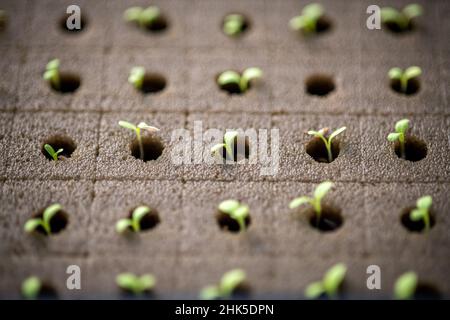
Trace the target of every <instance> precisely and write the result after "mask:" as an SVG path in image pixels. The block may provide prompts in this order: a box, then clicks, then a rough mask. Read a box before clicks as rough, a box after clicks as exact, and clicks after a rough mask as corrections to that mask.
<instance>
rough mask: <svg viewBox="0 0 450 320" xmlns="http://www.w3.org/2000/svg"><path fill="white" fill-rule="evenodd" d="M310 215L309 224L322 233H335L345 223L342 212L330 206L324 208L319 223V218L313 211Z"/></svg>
mask: <svg viewBox="0 0 450 320" xmlns="http://www.w3.org/2000/svg"><path fill="white" fill-rule="evenodd" d="M309 215H310V218H309V224H310V225H311V226H312V227H314V228H316V229H319V230H320V231H322V232H330V231H334V230H336V229H338V228H339V227H340V226H341V225H342V223H343V222H344V220H343V219H342V216H341V211H340V210H339V209H335V208H333V207H329V206H322V214H321V215H320V219H319V221H317V216H316V214H315V213H314V211H313V210H311V211H310V213H309Z"/></svg>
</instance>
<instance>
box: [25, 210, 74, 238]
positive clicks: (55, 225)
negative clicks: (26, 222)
mask: <svg viewBox="0 0 450 320" xmlns="http://www.w3.org/2000/svg"><path fill="white" fill-rule="evenodd" d="M44 211H45V209H42V210H40V211H39V212H38V213H37V214H35V215H34V216H33V218H42V216H43V214H44ZM68 223H69V218H68V215H67V213H66V212H65V211H64V210H59V211H58V212H57V213H56V214H55V215H54V216H53V218H52V219H51V220H50V230H51V234H56V233H59V232H61V231H62V230H64V229H65V228H66V226H67V224H68ZM36 231H37V232H39V233H41V234H43V235H47V232H45V230H44V228H42V227H41V226H39V227H37V228H36Z"/></svg>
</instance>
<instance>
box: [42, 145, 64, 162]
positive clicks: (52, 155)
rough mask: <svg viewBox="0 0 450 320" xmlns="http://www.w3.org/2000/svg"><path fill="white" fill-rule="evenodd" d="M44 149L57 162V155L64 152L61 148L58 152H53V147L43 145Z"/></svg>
mask: <svg viewBox="0 0 450 320" xmlns="http://www.w3.org/2000/svg"><path fill="white" fill-rule="evenodd" d="M44 149H45V151H47V153H48V154H49V155H50V157H52V158H53V160H55V161H58V155H59V154H60V153H61V152H63V151H64V150H63V149H62V148H61V149H58V151H55V149H53V147H52V146H51V145H49V144H45V145H44Z"/></svg>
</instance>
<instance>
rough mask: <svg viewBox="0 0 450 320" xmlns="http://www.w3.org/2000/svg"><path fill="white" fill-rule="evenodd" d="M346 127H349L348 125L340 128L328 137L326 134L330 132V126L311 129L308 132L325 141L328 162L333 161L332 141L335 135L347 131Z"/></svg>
mask: <svg viewBox="0 0 450 320" xmlns="http://www.w3.org/2000/svg"><path fill="white" fill-rule="evenodd" d="M345 129H347V128H346V127H342V128H339V129H337V130H336V131H334V132H332V133H331V134H330V135H329V136H328V137H326V136H327V135H328V132H329V130H330V129H329V128H323V129H321V130H319V131H314V130H310V131H308V134H309V135H313V136H315V137H318V138H320V139H322V141H323V143H324V144H325V148H326V149H327V155H328V162H332V161H333V153H332V149H331V142H332V140H333V138H334V137H336V136H337V135H338V134H340V133H342V132H343V131H345Z"/></svg>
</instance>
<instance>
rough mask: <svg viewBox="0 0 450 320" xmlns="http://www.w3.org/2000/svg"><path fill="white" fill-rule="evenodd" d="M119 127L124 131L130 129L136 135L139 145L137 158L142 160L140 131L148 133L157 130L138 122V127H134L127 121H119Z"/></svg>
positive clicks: (142, 149) (142, 151)
mask: <svg viewBox="0 0 450 320" xmlns="http://www.w3.org/2000/svg"><path fill="white" fill-rule="evenodd" d="M119 126H121V127H122V128H125V129H130V130H132V131H134V132H135V133H136V138H137V140H138V144H139V157H140V159H141V160H144V145H143V144H142V136H141V130H147V131H148V132H157V131H159V129H158V128H156V127H152V126H149V125H148V124H146V123H145V122H140V123H139V124H138V125H134V124H132V123H130V122H127V121H122V120H121V121H119Z"/></svg>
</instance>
